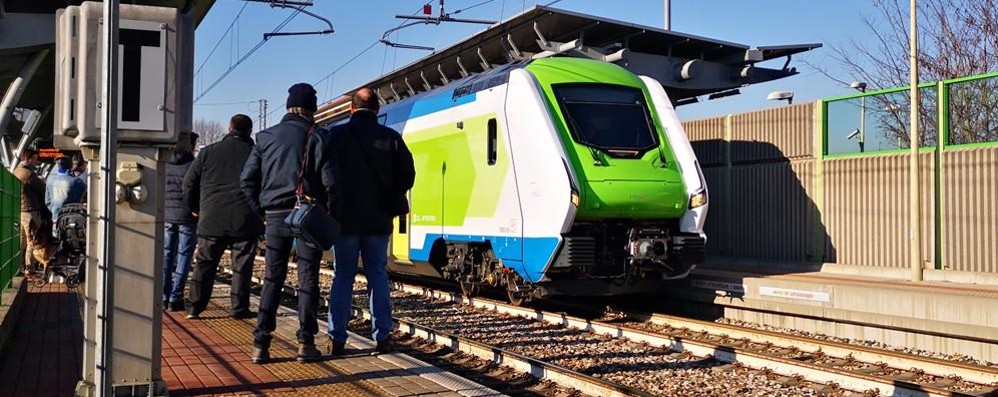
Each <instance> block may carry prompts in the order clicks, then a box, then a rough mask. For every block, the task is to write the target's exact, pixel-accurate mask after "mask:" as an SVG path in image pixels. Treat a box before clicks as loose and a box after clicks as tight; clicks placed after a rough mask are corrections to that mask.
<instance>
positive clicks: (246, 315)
mask: <svg viewBox="0 0 998 397" xmlns="http://www.w3.org/2000/svg"><path fill="white" fill-rule="evenodd" d="M230 317H232V318H234V319H236V320H243V319H247V318H255V317H256V313H254V312H252V311H249V310H246V311H241V312H238V313H232V314H231V315H230Z"/></svg>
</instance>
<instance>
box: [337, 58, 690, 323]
mask: <svg viewBox="0 0 998 397" xmlns="http://www.w3.org/2000/svg"><path fill="white" fill-rule="evenodd" d="M324 108H325V110H327V111H328V109H329V106H324ZM323 110H324V109H320V114H321V113H322V112H323ZM379 119H380V120H381V122H382V124H385V125H388V126H390V127H392V128H394V129H395V130H397V131H400V132H401V133H402V134H403V137H404V139H405V141H406V142H407V144H408V145H409V147H410V149H411V151H412V153H413V157H414V159H415V165H416V173H417V174H416V184H415V187H414V188H413V189H412V191H411V192H410V203H411V213H410V214H409V217H408V219H407V220H403V222H407V223H408V224H407V225H406V226H407V227H403V228H397V230H401V231H397V232H396V233H395V235H394V236H393V239H392V244H391V248H390V250H391V257H392V259H393V260H392V262H391V263H390V264H389V270H390V271H391V272H393V273H404V274H408V275H415V276H420V277H434V278H442V279H447V280H453V281H456V282H458V283H460V284H461V287H462V289H463V290H464V292H465V293H466V294H469V295H470V294H474V293H475V292H476V291H478V290H479V289H480V288H482V287H494V288H500V289H504V290H506V291H507V292H508V293H509V297H510V300H512V301H513V302H514V303H518V304H520V303H523V302H525V301H527V300H530V299H532V298H535V297H544V296H552V295H576V296H580V295H590V296H592V295H619V294H633V293H646V292H654V291H656V290H658V289H660V288H662V287H663V284H664V283H665V281H664V280H670V279H678V278H683V277H686V275H688V274H689V272H690V271H691V270H692V269H693V267H695V266H696V265H697V264H699V263H701V262H702V260H703V256H704V244H705V241H706V236H705V235H704V233H703V224H704V219H705V217H706V215H707V208H708V205H707V186H706V184H705V183H704V179H703V176H702V172H701V170H700V166H699V164H698V163H697V159H696V156H695V155H694V153H693V149H692V148H691V146H690V143H689V140H688V139H687V137H686V134H685V132H684V131H683V128H682V126H681V124H680V122H679V119H678V117H677V115H676V111H675V108H674V107H673V105H672V103H671V101H670V99H669V97H668V95H667V94H666V92H665V90H664V89H663V88H662V86H661V85H660V84H659V83H658V82H656V81H655V80H653V79H651V78H648V77H643V76H637V75H634V74H633V73H631V72H629V71H627V70H625V69H624V68H622V67H620V66H617V65H614V64H610V63H605V62H599V61H594V60H589V59H580V58H567V57H554V58H542V59H535V60H530V61H522V62H517V63H513V64H508V65H504V66H501V67H497V68H495V69H492V70H490V71H488V72H483V73H480V74H476V75H471V76H468V77H465V78H463V79H461V80H457V81H452V82H450V83H449V84H447V85H445V86H442V87H438V88H436V89H434V90H432V91H428V92H425V93H421V94H418V95H415V96H412V97H409V98H404V99H402V100H399V101H396V102H393V103H390V104H387V105H385V106H383V107H382V110H381V114H380V115H379Z"/></svg>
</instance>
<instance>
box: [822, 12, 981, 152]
mask: <svg viewBox="0 0 998 397" xmlns="http://www.w3.org/2000/svg"><path fill="white" fill-rule="evenodd" d="M874 6H875V7H876V9H877V11H878V12H877V13H876V14H873V15H866V16H863V17H862V19H863V23H864V24H865V25H866V27H867V29H868V30H869V31H870V33H872V37H873V40H872V42H861V41H859V40H857V39H855V38H853V39H851V40H850V41H849V42H848V43H846V44H844V45H832V46H831V50H832V58H833V59H834V60H835V62H836V63H838V64H839V65H840V66H841V67H842V68H843V69H844V70H845V72H846V73H848V76H835V75H833V74H832V73H829V72H828V71H827V69H825V68H822V67H818V66H815V65H813V64H812V65H811V66H812V67H815V68H816V69H818V70H819V71H821V72H822V73H823V74H825V75H826V76H828V77H829V78H831V79H833V80H836V81H838V82H840V83H843V84H848V82H849V81H853V80H862V81H865V82H866V83H867V84H869V87H870V88H871V89H883V88H890V87H899V86H907V85H908V84H909V80H908V79H909V77H908V70H909V67H908V54H909V49H910V46H909V41H908V34H909V31H908V29H909V26H908V13H909V9H908V1H905V0H875V1H874ZM918 14H919V38H918V40H919V56H918V65H919V74H920V77H919V78H920V80H921V81H923V82H934V81H940V80H946V79H953V78H958V77H964V76H970V75H975V74H982V73H986V72H990V71H994V70H998V0H920V1H919V2H918ZM920 96H921V98H922V99H921V100H920V101H919V102H920V103H919V114H920V119H919V127H920V129H921V131H920V134H919V136H920V138H921V141H922V142H923V143H924V144H926V145H932V144H935V140H936V139H937V134H936V132H937V131H936V125H937V124H936V118H937V114H936V113H937V112H936V103H937V101H938V98H937V94H936V89H935V87H932V88H929V89H922V90H921V91H920ZM909 101H910V98H909V97H908V95H907V93H905V92H900V93H897V94H887V95H877V96H873V97H870V98H867V102H866V105H865V109H867V113H868V114H869V115H870V116H871V117H872V119H873V121H874V122H875V124H880V128H879V132H880V133H882V134H884V135H886V136H884V138H887V139H889V140H892V141H893V140H894V139H895V138H896V139H897V140H898V142H899V147H906V146H907V141H908V131H907V128H908V122H907V120H908V117H909V116H908V114H907V112H908V109H910V106H909ZM871 110H872V112H871ZM949 112H950V114H949V119H950V137H951V141H953V142H954V143H975V142H986V141H995V140H998V78H992V79H983V80H975V81H969V82H964V83H959V84H954V85H951V86H950V97H949Z"/></svg>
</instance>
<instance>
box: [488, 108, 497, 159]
mask: <svg viewBox="0 0 998 397" xmlns="http://www.w3.org/2000/svg"><path fill="white" fill-rule="evenodd" d="M488 135H489V136H488V140H489V143H488V145H489V146H488V148H489V150H488V162H489V165H496V161H497V160H498V157H499V156H498V155H499V148H498V146H499V125H498V123H496V119H489V134H488Z"/></svg>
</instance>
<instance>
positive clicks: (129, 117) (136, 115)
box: [118, 29, 162, 122]
mask: <svg viewBox="0 0 998 397" xmlns="http://www.w3.org/2000/svg"><path fill="white" fill-rule="evenodd" d="M160 34H162V33H161V32H160V31H152V30H137V29H121V30H120V33H119V35H118V42H119V44H120V45H121V46H122V47H123V50H122V53H121V75H122V76H121V81H122V84H121V120H122V121H134V122H139V121H141V120H140V118H141V117H140V116H141V114H142V112H141V107H140V106H141V103H142V101H141V99H142V47H159V46H160ZM157 105H158V104H157Z"/></svg>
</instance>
